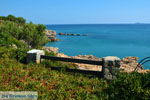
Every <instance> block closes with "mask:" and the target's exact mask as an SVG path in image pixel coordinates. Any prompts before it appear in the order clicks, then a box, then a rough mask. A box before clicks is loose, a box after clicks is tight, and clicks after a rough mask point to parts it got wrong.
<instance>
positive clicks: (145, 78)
mask: <svg viewBox="0 0 150 100" xmlns="http://www.w3.org/2000/svg"><path fill="white" fill-rule="evenodd" d="M107 93H108V94H109V99H111V100H120V99H122V100H149V98H150V73H147V74H140V73H130V74H128V73H121V74H120V75H119V77H118V79H116V80H114V81H112V82H110V85H109V87H108V89H107Z"/></svg>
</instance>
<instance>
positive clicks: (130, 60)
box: [120, 57, 150, 73]
mask: <svg viewBox="0 0 150 100" xmlns="http://www.w3.org/2000/svg"><path fill="white" fill-rule="evenodd" d="M138 59H139V58H138V57H125V58H123V59H122V60H121V67H120V68H121V69H122V70H123V71H124V72H128V73H130V72H133V71H134V70H135V68H136V67H137V65H138ZM137 71H138V72H140V73H147V72H150V70H145V69H143V68H142V66H138V67H137Z"/></svg>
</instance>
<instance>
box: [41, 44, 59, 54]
mask: <svg viewBox="0 0 150 100" xmlns="http://www.w3.org/2000/svg"><path fill="white" fill-rule="evenodd" d="M42 49H43V50H45V51H47V52H53V53H58V50H59V48H54V47H45V46H44V47H43V48H42Z"/></svg>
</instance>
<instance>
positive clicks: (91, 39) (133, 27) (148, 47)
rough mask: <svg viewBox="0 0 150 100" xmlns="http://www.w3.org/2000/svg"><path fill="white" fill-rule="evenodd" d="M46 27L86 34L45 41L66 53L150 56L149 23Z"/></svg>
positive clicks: (58, 30) (72, 54) (99, 55)
mask: <svg viewBox="0 0 150 100" xmlns="http://www.w3.org/2000/svg"><path fill="white" fill-rule="evenodd" d="M47 29H51V30H56V32H57V33H59V32H64V33H79V34H88V36H57V37H58V38H59V39H61V40H62V41H60V42H54V43H48V44H46V46H53V47H58V48H59V49H60V52H62V53H65V54H67V55H69V56H75V55H94V56H97V57H105V56H118V57H120V58H123V57H126V56H137V57H140V58H141V59H142V58H144V57H147V56H150V24H90V25H88V24H87V25H47ZM149 64H150V63H149ZM146 68H148V67H146Z"/></svg>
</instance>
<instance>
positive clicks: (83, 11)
mask: <svg viewBox="0 0 150 100" xmlns="http://www.w3.org/2000/svg"><path fill="white" fill-rule="evenodd" d="M9 14H12V15H15V16H17V17H19V16H22V17H24V18H25V19H27V21H28V22H29V21H32V22H33V23H37V24H115V23H116V24H117V23H118V24H119V23H150V0H0V16H7V15H9Z"/></svg>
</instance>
